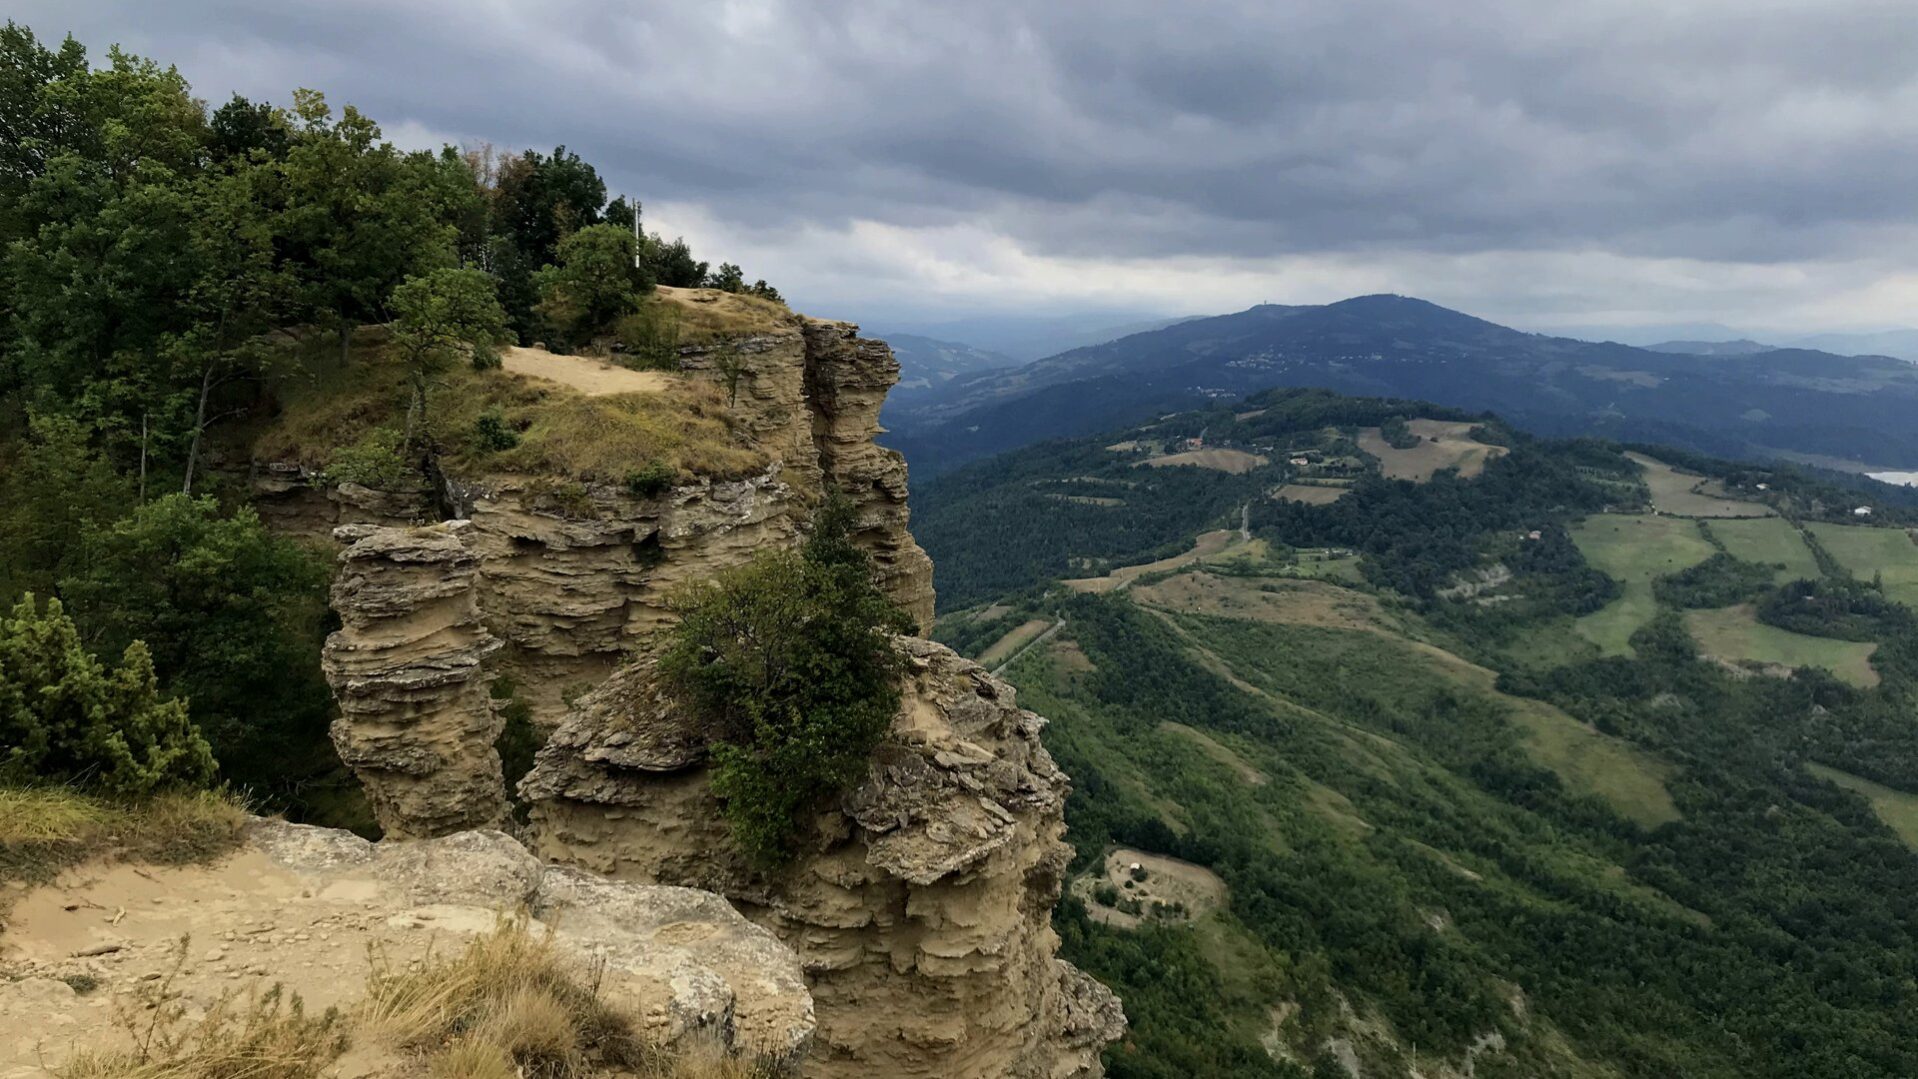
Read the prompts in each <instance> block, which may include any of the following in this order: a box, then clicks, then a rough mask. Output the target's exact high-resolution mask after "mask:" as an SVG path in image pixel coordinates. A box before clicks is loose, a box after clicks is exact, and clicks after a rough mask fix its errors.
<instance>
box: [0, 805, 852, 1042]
mask: <svg viewBox="0 0 1918 1079" xmlns="http://www.w3.org/2000/svg"><path fill="white" fill-rule="evenodd" d="M115 910H117V911H118V912H119V916H117V917H112V918H107V917H100V916H98V912H100V911H115ZM522 914H523V915H525V916H528V917H530V918H531V919H533V922H534V926H533V928H534V931H535V932H538V933H541V934H545V933H548V932H550V933H551V934H552V939H553V942H554V944H555V945H556V946H557V947H558V948H559V949H560V950H561V951H562V952H563V953H565V954H567V955H568V956H570V957H571V958H572V959H573V960H575V961H576V962H577V964H578V965H579V967H580V968H581V971H582V973H586V972H588V971H595V970H596V971H597V972H598V974H599V977H598V985H599V990H600V993H601V995H602V997H604V998H605V999H606V1000H607V1002H608V1003H609V1004H611V1005H612V1006H613V1007H614V1008H615V1009H617V1010H618V1011H620V1012H623V1013H625V1014H627V1015H629V1016H631V1017H632V1019H633V1020H634V1021H635V1023H636V1025H637V1026H638V1032H639V1033H641V1034H642V1035H643V1036H645V1037H646V1038H647V1039H648V1040H649V1041H651V1042H654V1043H656V1044H659V1045H661V1046H662V1047H665V1048H667V1049H669V1050H670V1049H672V1048H674V1047H676V1046H679V1045H699V1046H702V1047H703V1046H705V1045H708V1044H711V1043H717V1044H718V1045H720V1046H722V1047H724V1048H725V1049H726V1050H729V1051H730V1052H731V1053H732V1054H734V1055H737V1056H741V1057H746V1058H749V1059H752V1060H754V1061H756V1062H759V1063H762V1064H763V1065H764V1066H765V1068H766V1069H767V1070H768V1071H771V1072H774V1073H777V1074H784V1075H789V1074H793V1073H795V1072H797V1070H798V1069H799V1067H800V1065H801V1063H802V1062H803V1060H804V1059H805V1057H806V1054H807V1052H808V1050H809V1048H810V1046H811V1044H812V1040H813V1034H814V1028H815V1023H814V1019H813V1005H812V1000H811V997H810V995H809V993H808V992H807V990H806V985H805V980H804V976H803V972H802V970H801V968H800V964H799V959H798V957H797V956H796V955H795V954H794V953H793V951H792V950H791V949H790V948H788V947H787V946H785V945H784V944H781V943H780V942H779V941H778V940H777V939H776V938H774V936H773V935H772V934H771V933H769V932H767V931H766V930H764V929H762V928H760V927H758V926H756V925H754V924H752V923H751V922H749V921H747V920H746V919H745V918H744V917H742V916H741V915H740V914H739V913H738V912H737V911H735V910H734V909H733V908H732V907H731V906H730V905H729V904H728V903H727V902H726V901H725V900H724V899H722V898H720V897H719V896H716V895H713V894H711V893H709V892H700V891H694V890H692V889H688V888H673V887H657V886H648V885H642V884H633V883H626V882H617V881H608V880H605V879H603V878H599V877H595V876H593V875H592V874H589V873H585V872H582V871H580V870H578V869H572V868H565V867H549V866H545V865H542V864H541V863H540V861H539V860H538V859H536V858H534V857H533V856H532V855H531V854H529V853H528V852H527V850H526V849H525V848H524V847H522V846H521V845H520V844H519V843H517V842H515V841H514V840H513V839H511V838H509V837H508V836H506V835H504V834H502V833H500V832H495V831H474V832H460V833H457V834H454V835H450V836H446V837H443V838H439V839H430V840H419V841H412V842H402V841H391V840H388V841H382V842H380V843H377V844H374V843H368V842H367V841H365V840H363V839H360V838H359V837H357V836H354V835H352V834H350V833H347V832H340V831H333V830H329V829H323V828H309V827H304V826H301V825H293V824H286V823H284V822H280V821H258V822H255V823H254V824H252V825H250V826H249V828H248V832H247V835H246V839H245V842H244V843H243V844H242V846H241V848H240V849H239V850H238V851H236V852H235V853H233V854H231V855H229V856H227V857H225V858H224V859H222V860H221V861H219V862H218V863H215V864H212V865H205V866H172V867H152V868H149V869H140V868H138V867H134V866H115V867H92V868H90V871H89V872H87V873H86V874H84V875H81V876H80V877H78V878H77V879H76V880H74V881H63V882H60V883H58V884H55V885H53V886H49V887H47V888H43V889H41V890H39V891H36V892H30V893H26V894H25V895H23V896H22V897H20V898H19V901H18V903H17V904H16V905H15V907H14V908H13V910H12V912H11V917H10V921H11V922H12V926H11V928H10V932H9V933H8V934H7V936H6V937H5V938H4V940H0V970H3V973H4V975H5V976H0V1015H4V1016H6V1017H7V1020H8V1022H7V1023H5V1024H0V1026H4V1027H6V1028H7V1030H6V1033H5V1034H4V1035H0V1075H14V1074H19V1075H44V1074H47V1073H45V1072H43V1071H41V1070H40V1067H39V1066H38V1065H41V1064H44V1063H51V1062H53V1061H57V1060H58V1059H59V1058H60V1057H61V1056H63V1055H64V1047H63V1044H62V1043H64V1042H66V1041H69V1040H71V1041H74V1042H76V1043H78V1044H83V1045H86V1046H87V1047H89V1048H96V1049H98V1048H103V1047H105V1046H106V1045H108V1044H110V1043H111V1042H112V1040H113V1039H114V1038H115V1037H117V1036H119V1035H118V1032H116V1031H115V1030H114V1029H113V1028H114V1027H115V1024H113V1023H111V1022H109V1021H107V1019H106V1016H104V1015H103V1014H102V1013H101V1012H100V1011H96V1010H94V1009H93V1008H91V1007H89V1004H92V1003H101V1002H105V1001H106V1000H109V999H112V998H114V997H116V996H117V995H119V994H122V993H129V992H131V991H132V990H133V989H134V987H136V986H139V985H143V984H148V983H147V981H146V979H148V978H149V977H152V978H158V977H160V975H158V974H152V973H151V972H153V971H165V970H169V969H171V968H173V967H174V965H175V964H176V963H178V965H179V969H178V970H177V971H175V973H174V974H173V975H172V976H171V977H170V979H169V982H168V986H169V991H170V992H172V993H175V994H177V998H176V999H178V1000H179V1001H180V1002H181V1003H182V1004H183V1005H184V1006H186V1007H189V1008H192V1009H195V1010H199V1009H206V1008H212V1007H215V1006H216V1005H217V1004H218V1003H219V1002H220V1001H222V1000H225V999H228V998H230V997H231V996H232V995H233V994H234V993H235V992H236V991H238V990H243V989H247V988H261V987H264V986H265V985H269V984H272V983H274V982H278V983H282V984H284V985H285V986H286V987H287V989H288V990H289V991H291V992H295V993H298V994H300V996H301V997H302V998H303V999H304V1000H305V1002H306V1004H307V1006H308V1007H309V1008H310V1009H311V1010H313V1011H314V1012H317V1011H319V1010H320V1009H322V1008H325V1007H329V1006H336V1005H337V1006H342V1007H347V1008H350V1007H351V1006H352V1004H353V1003H354V1001H355V999H356V998H357V996H358V994H359V993H360V992H362V991H363V989H364V987H365V985H366V981H367V976H368V973H369V970H368V958H367V957H368V954H369V951H372V952H374V953H376V954H378V955H380V956H382V957H384V959H385V960H386V961H387V962H390V963H394V964H398V965H401V966H403V965H404V964H406V963H408V962H411V961H413V960H415V959H418V958H421V957H424V956H427V955H429V954H438V955H445V954H448V953H450V952H456V951H457V948H458V945H459V944H460V943H461V942H462V941H463V940H466V939H471V938H472V937H475V936H479V935H483V934H486V933H489V932H492V931H493V930H494V929H495V928H496V927H497V926H499V925H500V923H501V921H502V919H507V918H512V917H515V916H519V915H522ZM182 934H186V935H189V936H190V937H191V940H192V947H191V949H190V950H189V951H187V952H186V953H185V954H184V955H178V954H177V953H176V948H177V945H178V941H179V940H180V937H181V935H182ZM82 976H84V977H85V978H86V979H87V980H88V982H89V984H92V985H97V986H99V987H100V988H99V989H98V990H96V993H97V995H96V996H94V997H93V998H92V999H91V1001H81V1000H76V999H75V998H74V994H73V991H72V990H71V988H69V987H68V981H62V980H60V979H68V980H69V981H77V980H78V979H79V978H80V977H82ZM248 979H252V981H249V980H248ZM359 1048H360V1049H361V1051H362V1052H370V1051H373V1050H374V1049H375V1048H376V1047H374V1046H371V1045H368V1046H363V1047H359ZM362 1063H366V1062H364V1061H363V1062H362ZM16 1064H18V1065H19V1066H20V1069H19V1070H18V1071H16V1070H14V1068H13V1066H14V1065H16ZM354 1074H381V1075H387V1074H411V1072H410V1071H404V1070H403V1069H400V1068H398V1067H394V1068H392V1069H391V1070H388V1069H385V1068H373V1069H370V1070H367V1071H356V1072H354Z"/></svg>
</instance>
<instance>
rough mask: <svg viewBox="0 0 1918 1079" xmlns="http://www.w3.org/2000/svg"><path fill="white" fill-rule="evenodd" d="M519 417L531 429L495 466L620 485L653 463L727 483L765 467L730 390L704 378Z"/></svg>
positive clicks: (566, 400) (561, 401) (561, 399)
mask: <svg viewBox="0 0 1918 1079" xmlns="http://www.w3.org/2000/svg"><path fill="white" fill-rule="evenodd" d="M509 416H510V414H509ZM517 418H520V419H522V420H523V421H524V422H525V423H526V424H527V426H526V428H525V430H524V431H522V432H521V434H520V442H519V445H518V446H516V447H514V448H513V449H510V450H506V451H504V452H502V453H499V454H496V455H494V457H493V459H492V461H491V462H490V464H489V467H492V468H496V469H501V470H506V471H512V472H521V473H536V474H558V475H563V476H569V477H572V478H574V479H580V480H586V481H597V482H601V483H618V482H620V480H621V479H622V478H623V477H625V476H626V475H627V474H628V473H631V472H633V471H635V470H636V469H639V468H640V467H642V466H643V465H645V464H646V463H647V462H651V461H659V462H664V463H665V464H666V465H667V466H668V467H671V468H673V469H675V470H676V471H679V472H691V473H695V474H697V475H703V476H715V477H726V478H735V477H740V476H747V475H751V474H752V473H754V472H757V471H759V470H760V469H762V468H764V467H765V466H766V456H765V454H763V453H761V452H759V451H757V450H754V449H750V448H747V447H746V446H744V445H742V444H741V443H740V441H739V440H738V439H736V438H734V437H733V434H732V427H731V423H730V420H729V410H728V409H727V407H726V394H725V391H724V390H723V389H722V388H721V387H719V386H718V385H715V384H714V383H711V382H707V381H703V380H697V379H686V380H685V381H683V382H682V383H680V384H679V385H678V386H676V387H675V389H674V392H673V393H672V394H670V395H667V394H652V393H627V394H612V395H607V396H602V397H585V396H581V395H578V394H569V395H566V396H559V395H555V396H554V397H553V399H551V400H549V401H547V402H545V403H544V404H542V405H541V406H540V407H538V408H529V409H525V410H524V411H523V412H521V413H520V414H519V416H518V417H517Z"/></svg>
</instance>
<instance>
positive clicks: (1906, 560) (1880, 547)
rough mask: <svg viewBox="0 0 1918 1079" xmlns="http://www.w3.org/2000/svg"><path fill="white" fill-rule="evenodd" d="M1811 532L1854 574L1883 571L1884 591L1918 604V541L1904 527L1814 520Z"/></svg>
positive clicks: (1861, 575)
mask: <svg viewBox="0 0 1918 1079" xmlns="http://www.w3.org/2000/svg"><path fill="white" fill-rule="evenodd" d="M1811 532H1812V535H1814V536H1817V537H1818V542H1819V543H1821V544H1823V545H1824V547H1825V550H1827V551H1830V552H1831V556H1832V557H1833V558H1836V559H1837V560H1838V564H1839V565H1841V566H1844V567H1845V568H1846V569H1848V570H1850V571H1851V572H1852V575H1853V576H1855V577H1858V578H1859V579H1861V580H1866V581H1869V580H1871V578H1872V575H1873V574H1882V575H1883V576H1884V580H1885V594H1886V595H1888V596H1890V597H1891V598H1892V599H1895V600H1897V601H1898V602H1900V603H1903V604H1905V605H1907V606H1910V607H1918V543H1913V542H1912V541H1911V536H1910V535H1909V534H1908V533H1906V531H1905V530H1904V529H1902V528H1859V527H1855V526H1852V525H1828V524H1815V525H1812V526H1811Z"/></svg>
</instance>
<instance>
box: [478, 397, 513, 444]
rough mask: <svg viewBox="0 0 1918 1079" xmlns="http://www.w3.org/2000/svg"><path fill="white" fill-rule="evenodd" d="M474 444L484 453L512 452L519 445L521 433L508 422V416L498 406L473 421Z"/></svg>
mask: <svg viewBox="0 0 1918 1079" xmlns="http://www.w3.org/2000/svg"><path fill="white" fill-rule="evenodd" d="M473 443H474V445H476V446H478V447H479V449H480V452H482V453H497V452H499V451H500V450H510V449H512V448H513V447H514V446H517V445H519V432H518V431H515V430H513V427H512V425H511V424H509V423H507V422H506V414H505V413H503V412H501V411H500V409H499V406H498V405H494V406H493V407H491V408H489V409H487V410H486V411H484V412H482V413H480V415H479V419H477V420H474V421H473Z"/></svg>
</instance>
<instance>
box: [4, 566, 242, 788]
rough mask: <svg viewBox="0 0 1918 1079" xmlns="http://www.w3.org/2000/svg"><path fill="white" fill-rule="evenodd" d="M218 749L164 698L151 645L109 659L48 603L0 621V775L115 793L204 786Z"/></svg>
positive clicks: (26, 600)
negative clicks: (112, 663)
mask: <svg viewBox="0 0 1918 1079" xmlns="http://www.w3.org/2000/svg"><path fill="white" fill-rule="evenodd" d="M213 772H214V763H213V754H212V752H211V750H210V749H209V748H208V746H207V743H206V739H204V738H202V737H200V732H199V731H198V730H196V729H195V728H194V726H193V722H192V720H191V719H189V718H188V715H187V704H186V702H185V701H183V700H177V699H175V700H166V699H163V698H162V697H161V696H160V690H159V685H158V682H157V680H156V679H155V677H154V673H153V662H152V660H151V658H150V657H149V656H148V655H147V650H146V645H144V644H142V643H140V642H138V641H135V642H133V643H132V644H130V645H128V646H127V649H126V652H125V654H124V655H123V656H122V658H121V661H120V665H119V666H118V667H114V668H112V669H108V668H107V667H105V666H103V665H102V664H101V663H100V661H99V660H97V659H95V658H94V657H93V656H92V654H91V653H89V652H88V651H87V650H86V648H85V647H83V646H82V644H81V643H80V634H79V631H78V630H76V629H75V628H74V625H73V621H72V619H70V618H68V617H67V615H66V612H65V611H64V610H63V609H62V608H61V606H60V601H59V600H48V601H47V605H46V609H45V610H44V611H42V610H40V609H39V607H38V605H37V604H36V603H35V602H34V598H33V596H32V595H30V594H29V595H27V596H25V597H23V598H22V599H21V600H20V602H19V603H18V604H16V605H15V606H14V608H13V611H12V613H11V614H10V615H8V616H6V617H4V618H0V777H4V778H5V779H6V780H7V781H9V782H14V783H22V782H35V781H40V782H44V781H48V780H55V781H71V782H83V783H87V784H90V785H93V786H97V787H99V788H100V789H103V790H106V791H108V792H110V793H114V794H123V795H138V794H145V793H147V792H149V791H152V790H154V789H156V788H160V787H166V786H176V785H203V784H206V783H209V782H211V781H212V779H213Z"/></svg>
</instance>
